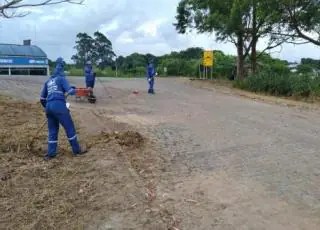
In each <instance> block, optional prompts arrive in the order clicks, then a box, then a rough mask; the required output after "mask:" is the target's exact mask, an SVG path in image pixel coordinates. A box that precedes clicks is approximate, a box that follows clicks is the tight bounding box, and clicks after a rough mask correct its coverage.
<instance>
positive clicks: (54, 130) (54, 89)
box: [40, 58, 87, 160]
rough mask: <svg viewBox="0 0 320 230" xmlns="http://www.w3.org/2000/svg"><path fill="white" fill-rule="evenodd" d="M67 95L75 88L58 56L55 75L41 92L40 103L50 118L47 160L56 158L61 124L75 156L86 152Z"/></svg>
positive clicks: (73, 92) (72, 93)
mask: <svg viewBox="0 0 320 230" xmlns="http://www.w3.org/2000/svg"><path fill="white" fill-rule="evenodd" d="M65 94H67V95H74V94H75V88H73V87H70V85H69V83H68V81H67V79H66V78H65V74H64V62H63V59H62V58H58V59H57V62H56V68H55V70H54V71H53V75H52V76H51V77H50V78H49V79H48V80H47V81H46V82H45V84H44V86H43V89H42V91H41V94H40V103H41V105H42V106H43V107H44V108H45V112H46V116H47V119H48V131H49V137H48V152H47V154H46V155H45V160H50V159H52V158H54V157H55V156H56V154H57V144H58V134H59V124H61V125H62V126H63V128H64V129H65V132H66V134H67V137H68V139H69V143H70V145H71V147H72V152H73V155H74V156H78V155H80V154H83V153H86V152H87V151H86V150H85V149H81V148H80V145H79V142H78V140H77V135H76V129H75V126H74V123H73V120H72V118H71V115H70V111H69V109H68V108H67V105H66V98H65Z"/></svg>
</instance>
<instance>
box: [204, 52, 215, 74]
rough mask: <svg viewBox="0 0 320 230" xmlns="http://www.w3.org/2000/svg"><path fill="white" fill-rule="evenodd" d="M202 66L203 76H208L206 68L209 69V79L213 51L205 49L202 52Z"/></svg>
mask: <svg viewBox="0 0 320 230" xmlns="http://www.w3.org/2000/svg"><path fill="white" fill-rule="evenodd" d="M203 66H204V68H205V71H204V72H205V78H206V79H207V78H208V75H207V74H208V69H210V73H211V79H212V67H213V51H212V50H205V51H204V52H203Z"/></svg>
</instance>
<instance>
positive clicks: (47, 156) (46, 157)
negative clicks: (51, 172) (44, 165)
mask: <svg viewBox="0 0 320 230" xmlns="http://www.w3.org/2000/svg"><path fill="white" fill-rule="evenodd" d="M55 157H56V155H52V156H50V155H48V154H46V155H45V156H44V160H45V161H49V160H51V159H53V158H55Z"/></svg>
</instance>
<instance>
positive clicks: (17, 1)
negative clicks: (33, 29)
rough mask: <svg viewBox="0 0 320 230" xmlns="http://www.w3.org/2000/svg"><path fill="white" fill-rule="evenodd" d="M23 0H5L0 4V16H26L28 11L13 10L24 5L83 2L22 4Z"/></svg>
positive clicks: (56, 0) (55, 1) (58, 0)
mask: <svg viewBox="0 0 320 230" xmlns="http://www.w3.org/2000/svg"><path fill="white" fill-rule="evenodd" d="M23 1H24V0H10V1H9V0H6V1H5V3H3V4H1V5H0V16H2V17H4V18H13V17H24V16H27V15H28V14H29V13H28V12H26V13H16V11H15V10H17V9H19V8H25V7H39V6H49V5H57V4H61V3H69V4H77V5H82V4H83V2H84V0H42V1H39V2H38V3H34V4H24V3H23ZM8 11H11V12H8Z"/></svg>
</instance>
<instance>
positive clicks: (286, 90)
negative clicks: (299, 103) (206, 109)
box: [233, 72, 320, 97]
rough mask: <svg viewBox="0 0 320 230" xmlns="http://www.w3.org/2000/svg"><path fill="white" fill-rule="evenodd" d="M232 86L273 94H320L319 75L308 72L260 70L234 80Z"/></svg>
mask: <svg viewBox="0 0 320 230" xmlns="http://www.w3.org/2000/svg"><path fill="white" fill-rule="evenodd" d="M233 86H234V87H236V88H240V89H245V90H249V91H252V92H260V93H268V94H271V95H275V96H295V97H309V96H311V95H320V77H316V76H313V75H310V74H309V75H308V74H282V75H278V74H274V73H268V72H262V73H258V74H255V75H251V76H248V77H247V78H246V79H245V80H243V81H235V82H234V83H233Z"/></svg>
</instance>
